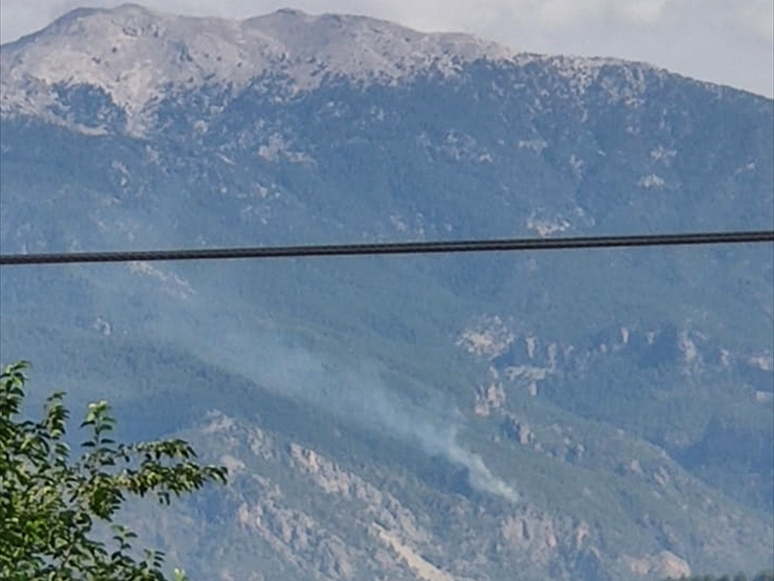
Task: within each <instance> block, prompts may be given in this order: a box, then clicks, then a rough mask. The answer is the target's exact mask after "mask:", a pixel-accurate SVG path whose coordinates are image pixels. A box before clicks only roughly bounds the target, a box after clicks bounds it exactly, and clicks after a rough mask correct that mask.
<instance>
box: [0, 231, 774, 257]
mask: <svg viewBox="0 0 774 581" xmlns="http://www.w3.org/2000/svg"><path fill="white" fill-rule="evenodd" d="M755 242H758V243H759V242H774V230H772V231H768V230H761V231H751V232H700V233H683V234H649V235H642V236H587V237H586V236H584V237H575V238H511V239H495V240H452V241H438V242H395V243H374V244H327V245H310V246H258V247H252V248H200V249H180V250H131V251H123V252H121V251H119V252H67V253H50V254H4V255H1V254H0V266H10V265H14V264H15V265H24V264H68V263H69V264H76V263H78V264H80V263H92V262H149V261H160V260H223V259H235V258H297V257H311V256H354V255H380V254H438V253H455V252H497V251H514V250H569V249H573V248H622V247H637V246H678V245H698V244H739V243H755Z"/></svg>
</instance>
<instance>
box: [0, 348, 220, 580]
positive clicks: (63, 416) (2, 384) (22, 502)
mask: <svg viewBox="0 0 774 581" xmlns="http://www.w3.org/2000/svg"><path fill="white" fill-rule="evenodd" d="M27 367H28V366H27V363H26V362H19V363H16V364H12V365H9V366H7V367H6V368H5V370H4V371H3V373H2V375H1V376H0V523H2V524H1V525H0V578H2V579H7V580H9V581H13V580H22V579H47V580H49V581H60V580H62V581H64V580H66V579H114V580H126V581H161V580H164V579H165V578H166V577H165V575H164V573H163V572H162V565H163V560H164V555H163V553H161V552H160V551H153V550H145V551H144V557H143V558H142V559H136V558H135V557H134V556H133V550H132V541H133V539H135V538H136V535H135V534H134V533H133V532H132V531H131V530H129V529H128V528H127V527H126V526H123V525H121V524H114V523H113V519H114V517H115V516H116V513H117V512H118V510H119V509H120V508H121V505H122V503H123V502H124V501H125V500H126V498H127V496H131V495H139V496H145V495H146V494H148V495H150V494H152V495H155V497H156V499H157V500H158V501H159V502H160V503H161V504H164V505H167V504H169V503H170V500H171V497H172V496H181V495H183V494H185V493H188V492H192V491H194V490H198V489H200V488H201V487H203V486H204V485H205V484H206V483H207V482H210V481H214V482H221V483H225V481H226V469H225V468H222V467H218V466H211V465H206V466H202V465H200V464H198V463H197V462H196V453H195V452H194V450H193V448H191V446H189V445H188V444H187V443H186V442H185V441H183V440H179V439H174V440H158V441H151V442H140V443H136V444H130V445H125V444H119V443H116V442H115V440H113V439H112V438H111V432H113V430H114V426H115V419H114V418H113V417H112V416H111V415H110V406H109V405H108V403H107V402H105V401H99V402H96V403H92V404H90V405H89V408H88V413H87V414H86V417H85V419H84V421H83V422H82V423H81V428H86V429H87V430H89V432H90V434H89V437H88V438H87V439H86V441H84V442H83V443H82V444H81V447H82V448H83V450H84V452H83V454H82V456H81V457H80V458H79V459H78V460H77V461H75V462H72V461H71V459H70V447H69V445H68V444H67V443H66V442H65V440H64V438H65V434H66V427H67V420H68V418H69V410H68V409H67V408H66V407H65V406H64V403H63V400H64V394H63V392H55V393H53V394H52V395H51V396H49V398H48V399H47V403H46V407H45V411H44V414H43V418H42V419H41V420H40V421H38V422H34V421H32V420H19V419H18V416H19V415H20V410H21V406H22V403H23V401H24V397H25V383H26V376H25V373H24V372H25V370H26V369H27ZM100 521H102V522H104V523H110V524H111V525H112V526H111V530H112V531H113V538H112V540H113V544H112V546H111V545H109V544H106V543H105V542H103V541H101V540H97V539H96V538H95V534H94V527H95V524H96V523H98V522H100ZM174 575H175V579H177V580H179V581H181V580H182V579H184V578H185V576H184V574H183V573H182V571H180V570H175V572H174Z"/></svg>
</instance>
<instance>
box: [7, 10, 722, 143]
mask: <svg viewBox="0 0 774 581" xmlns="http://www.w3.org/2000/svg"><path fill="white" fill-rule="evenodd" d="M39 51H44V52H45V53H46V57H45V58H41V57H42V56H43V53H40V52H39ZM475 61H488V62H492V63H500V64H509V65H512V66H518V67H524V66H529V65H530V64H531V63H536V62H538V63H543V64H545V65H547V66H549V67H550V68H551V69H552V70H553V71H554V73H555V74H556V75H557V76H558V77H560V78H564V79H565V80H566V81H567V83H568V86H569V87H570V88H571V90H573V91H574V92H576V93H577V94H578V95H582V94H583V92H584V91H585V89H586V88H587V87H588V85H589V84H590V83H592V82H594V81H595V80H596V79H597V78H598V77H599V76H600V74H601V71H602V69H604V68H611V67H612V68H616V69H621V70H625V71H628V73H627V74H629V75H630V77H629V81H628V84H629V88H626V87H624V88H615V87H610V98H611V99H612V100H615V99H619V98H623V99H629V100H632V102H636V100H637V96H636V95H637V94H638V93H640V92H642V91H643V90H644V86H643V79H644V78H645V76H646V75H647V76H652V75H656V76H657V77H660V76H662V75H666V74H669V75H673V73H668V72H667V71H665V70H663V69H660V68H658V67H655V66H652V65H649V64H645V63H641V62H627V61H622V60H620V59H612V58H597V57H595V58H588V57H573V56H543V55H536V54H530V53H520V52H517V51H514V50H512V49H508V48H506V47H504V46H502V45H498V44H496V43H493V42H489V41H485V40H482V39H479V38H476V37H474V36H470V35H466V34H459V33H422V32H417V31H415V30H412V29H410V28H406V27H403V26H399V25H395V24H392V23H390V22H387V21H383V20H377V19H374V18H370V17H365V16H352V15H337V14H323V15H319V16H311V15H308V14H305V13H303V12H301V11H297V10H290V9H282V10H278V11H276V12H274V13H271V14H267V15H265V16H257V17H252V18H247V19H244V20H241V21H236V20H226V19H221V18H211V17H183V16H173V15H171V14H166V13H163V12H157V11H154V10H149V9H147V8H144V7H141V6H139V5H136V4H124V5H121V6H119V7H117V8H114V9H76V10H74V11H71V12H69V13H67V14H65V15H64V16H62V17H60V18H59V19H58V20H57V21H55V22H54V23H53V24H51V25H50V26H48V27H47V28H45V29H43V30H41V31H39V32H37V33H34V34H32V35H29V36H27V37H24V38H22V39H20V40H18V41H16V42H13V43H9V44H6V45H3V47H2V51H1V52H0V73H1V78H0V87H2V99H1V100H0V114H2V115H4V116H9V115H13V114H31V115H37V116H44V117H46V115H47V108H50V106H51V105H52V104H53V103H54V102H55V100H56V97H55V95H54V93H55V88H56V87H67V86H73V85H90V86H92V87H96V88H98V89H99V90H101V91H104V92H105V93H106V94H107V95H108V96H109V97H110V98H111V100H112V102H113V104H114V105H116V106H118V107H120V108H121V109H123V110H124V111H125V112H126V114H127V116H128V119H129V131H130V133H134V134H137V135H141V134H142V133H143V126H144V122H145V120H144V119H143V117H144V116H146V115H147V114H148V109H152V108H153V106H154V105H155V104H156V103H157V102H158V101H159V100H161V99H163V98H164V96H165V94H167V93H170V92H175V91H189V90H192V89H196V88H204V87H214V86H221V87H223V89H224V90H225V91H226V92H228V93H230V94H232V95H235V94H238V93H239V92H240V91H241V90H243V89H244V88H245V87H247V86H248V85H249V83H250V82H251V81H253V80H255V79H256V78H260V77H262V76H265V75H266V74H271V75H275V76H279V77H281V78H284V79H286V81H287V83H289V85H288V87H289V89H290V91H291V94H292V93H295V92H296V91H310V90H314V89H315V88H316V87H318V86H319V84H320V83H321V82H323V81H324V80H325V79H330V78H336V77H340V78H346V79H348V80H349V81H350V82H355V83H357V84H360V85H361V86H365V85H368V84H369V83H381V84H394V83H397V82H402V81H403V80H410V79H411V78H414V77H416V76H418V75H419V76H421V75H424V74H427V73H433V74H440V75H442V76H446V77H449V76H452V77H453V76H455V75H457V74H458V73H459V71H460V70H461V67H462V66H464V65H466V64H470V63H472V62H475ZM702 84H703V85H705V86H707V87H713V86H715V85H712V84H710V83H702ZM52 91H53V92H52ZM47 118H48V120H51V117H50V116H49V117H47Z"/></svg>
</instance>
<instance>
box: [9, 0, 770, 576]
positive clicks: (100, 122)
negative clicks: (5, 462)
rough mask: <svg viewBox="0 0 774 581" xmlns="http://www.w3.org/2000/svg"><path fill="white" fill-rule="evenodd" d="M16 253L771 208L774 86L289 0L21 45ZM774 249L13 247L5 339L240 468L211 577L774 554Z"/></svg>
mask: <svg viewBox="0 0 774 581" xmlns="http://www.w3.org/2000/svg"><path fill="white" fill-rule="evenodd" d="M0 114H1V119H0V122H1V123H2V126H1V129H2V131H0V154H1V155H2V158H0V161H2V171H0V187H1V188H2V189H0V196H1V197H0V245H1V246H2V252H3V253H12V252H42V251H65V250H98V249H99V250H107V249H125V248H138V249H139V248H159V247H183V246H196V247H199V246H203V247H206V246H213V247H214V246H225V245H256V244H289V243H292V244H300V243H322V242H334V241H336V242H344V241H376V240H409V239H458V238H491V237H496V236H528V235H534V236H554V235H559V234H576V235H578V234H611V233H649V232H673V231H687V230H691V231H698V230H702V231H703V230H743V229H767V228H770V227H771V224H772V223H774V196H772V184H773V183H774V136H773V135H774V132H773V131H772V128H774V102H772V101H771V100H769V99H764V98H761V97H757V96H754V95H751V94H748V93H744V92H741V91H736V90H733V89H729V88H726V87H720V86H716V85H710V84H706V83H700V82H697V81H694V80H691V79H687V78H684V77H680V76H678V75H674V74H671V73H669V72H668V71H664V70H661V69H657V68H654V67H652V66H649V65H646V64H642V63H630V62H623V61H618V60H614V59H580V58H571V57H562V56H541V55H529V54H514V53H513V52H511V51H509V50H506V49H504V48H502V47H498V46H496V45H494V44H492V43H489V42H485V41H482V40H478V39H475V38H472V37H469V36H465V35H457V34H423V33H419V32H416V31H412V30H409V29H406V28H403V27H400V26H397V25H394V24H391V23H388V22H383V21H377V20H373V19H369V18H363V17H356V16H340V15H324V16H310V15H307V14H304V13H301V12H298V11H292V10H282V11H279V12H276V13H274V14H270V15H267V16H262V17H257V18H252V19H249V20H245V21H242V22H235V21H225V20H219V19H214V18H186V17H178V16H173V15H168V14H163V13H157V12H153V11H149V10H146V9H144V8H142V7H139V6H135V5H125V6H122V7H119V8H116V9H114V10H87V9H80V10H76V11H73V12H71V13H69V14H68V15H66V16H64V17H62V18H61V19H59V20H57V21H56V22H55V23H53V24H52V25H51V26H49V27H48V28H46V29H44V30H42V31H40V32H39V33H36V34H34V35H31V36H29V37H26V38H23V39H21V40H19V41H17V42H15V43H12V44H8V45H4V46H3V47H2V50H0ZM772 254H773V253H772V248H771V246H770V245H765V246H757V247H752V246H737V247H722V248H720V247H718V248H670V249H639V250H626V251H624V250H615V251H613V250H611V251H599V252H587V251H579V252H569V253H532V254H518V255H516V254H502V255H478V256H465V257H460V256H448V257H440V256H435V257H412V258H407V257H389V258H388V257H382V258H370V259H369V258H357V259H355V258H353V259H345V260H332V259H319V260H293V261H275V262H255V261H241V262H240V261H224V262H211V263H174V264H173V263H161V264H150V263H132V264H129V265H100V266H68V267H61V268H60V267H56V268H39V267H29V268H28V267H25V268H4V269H3V273H2V277H0V292H1V293H2V294H1V298H2V306H1V308H2V317H3V320H2V326H0V349H1V351H2V352H1V354H0V355H1V356H2V359H3V361H4V362H6V361H10V360H12V359H15V358H19V357H24V358H29V359H31V360H32V361H33V363H34V372H33V377H32V381H33V385H39V386H40V395H41V397H42V395H43V394H44V393H45V390H46V388H49V387H50V388H54V387H56V388H63V387H64V388H66V389H67V390H68V391H69V392H70V393H71V396H72V397H73V398H75V399H76V400H77V401H81V402H82V401H85V400H88V399H90V398H92V399H93V398H97V397H99V398H102V397H107V398H109V399H110V400H111V401H113V402H114V403H115V404H116V408H117V413H118V414H119V416H120V418H121V421H122V423H126V424H127V427H126V433H125V435H126V436H128V437H140V438H148V437H151V436H154V435H160V434H171V433H175V434H182V435H183V437H186V438H187V439H190V440H191V441H192V442H193V443H194V444H195V446H196V447H197V449H201V450H203V451H204V452H205V454H206V455H207V457H208V458H211V459H214V460H217V461H221V462H224V463H226V464H227V465H228V466H229V468H230V470H231V472H232V478H231V483H230V485H229V487H228V489H227V491H225V492H223V491H216V490H213V491H211V493H208V494H207V495H205V496H204V497H201V498H199V499H197V500H194V501H192V503H190V504H188V505H185V506H180V507H178V508H177V509H176V510H175V512H174V513H173V514H172V516H169V515H162V514H155V513H154V512H153V511H152V510H150V509H149V508H147V507H136V508H133V509H132V511H131V514H130V517H131V518H132V519H133V520H134V522H135V523H137V524H138V526H140V527H141V528H143V529H144V531H145V533H146V534H147V535H148V536H147V538H150V539H156V541H155V542H161V543H163V544H164V545H165V548H166V550H167V551H168V555H169V558H170V561H172V562H173V563H175V564H177V563H178V562H180V563H184V564H185V566H186V567H187V568H188V569H190V570H191V572H192V573H193V574H194V576H195V578H201V579H272V580H280V581H282V580H285V579H288V580H290V579H293V580H295V579H363V580H372V579H391V580H393V579H395V580H398V579H427V580H430V581H438V580H462V579H490V580H498V579H512V578H513V577H514V575H518V578H523V579H546V578H552V579H554V578H555V579H589V580H592V579H658V578H662V577H665V576H667V575H674V576H679V575H680V574H683V573H687V572H689V571H694V572H705V571H706V572H732V571H737V570H746V571H748V572H754V571H757V570H758V569H762V568H765V567H772V566H773V565H774V563H772V561H773V560H774V558H773V557H772V554H771V546H772V543H774V531H773V530H772V525H771V519H772V513H773V511H774V459H772V449H774V426H773V425H772V421H771V418H772V413H774V371H773V370H774V361H773V359H772V352H774V337H773V336H772V317H773V316H774V314H773V312H772V311H773V310H774V309H773V304H774V290H773V289H772V282H771V281H772V277H773V276H774V257H773V256H772Z"/></svg>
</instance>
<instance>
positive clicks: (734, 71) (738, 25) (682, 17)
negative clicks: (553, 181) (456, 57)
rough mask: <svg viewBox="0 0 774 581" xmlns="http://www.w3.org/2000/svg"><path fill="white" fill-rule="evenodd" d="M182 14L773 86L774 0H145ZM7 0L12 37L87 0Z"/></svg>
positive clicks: (3, 17) (763, 88) (103, 2)
mask: <svg viewBox="0 0 774 581" xmlns="http://www.w3.org/2000/svg"><path fill="white" fill-rule="evenodd" d="M138 3H141V4H145V5H146V6H149V7H153V8H156V9H160V10H164V11H167V12H174V13H179V14H196V15H212V16H222V17H229V18H245V17H248V16H255V15H258V14H264V13H266V12H271V11H273V10H276V9H278V8H283V7H290V8H299V9H301V10H304V11H306V12H310V13H314V14H317V13H321V12H345V13H354V14H366V15H371V16H376V17H379V18H385V19H388V20H393V21H396V22H399V23H401V24H405V25H407V26H411V27H413V28H417V29H419V30H425V31H463V32H470V33H473V34H476V35H478V36H481V37H484V38H488V39H492V40H496V41H498V42H501V43H503V44H506V45H509V46H511V47H513V48H515V49H517V50H524V51H530V52H539V53H550V54H556V53H564V54H579V55H596V56H616V57H621V58H626V59H633V60H642V61H647V62H650V63H653V64H656V65H659V66H663V67H666V68H668V69H671V70H673V71H676V72H679V73H683V74H686V75H688V76H691V77H696V78H699V79H702V80H707V81H713V82H718V83H722V84H727V85H731V86H734V87H739V88H743V89H747V90H749V91H753V92H755V93H759V94H763V95H766V96H768V97H771V96H772V95H774V0H144V1H143V2H138ZM118 4H121V2H120V1H114V0H91V1H90V2H88V1H84V2H81V1H78V0H0V39H1V40H2V42H9V41H12V40H15V39H16V38H18V37H19V36H21V35H24V34H28V33H30V32H33V31H34V30H36V29H38V28H42V27H43V26H45V25H46V24H47V23H48V22H50V21H51V20H53V19H54V18H56V17H57V16H59V15H61V14H63V13H64V12H67V11H68V10H70V9H72V8H74V7H76V6H82V5H88V6H104V7H107V6H115V5H118Z"/></svg>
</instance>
